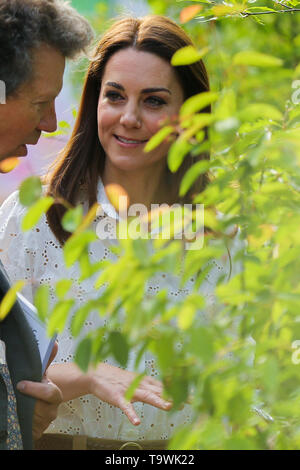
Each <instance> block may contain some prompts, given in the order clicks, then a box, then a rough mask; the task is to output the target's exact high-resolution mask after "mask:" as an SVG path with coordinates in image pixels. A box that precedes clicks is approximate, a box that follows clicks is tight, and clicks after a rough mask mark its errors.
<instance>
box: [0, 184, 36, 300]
mask: <svg viewBox="0 0 300 470" xmlns="http://www.w3.org/2000/svg"><path fill="white" fill-rule="evenodd" d="M25 213H26V208H25V207H23V206H22V205H21V204H20V202H19V192H18V191H16V192H14V193H13V194H12V195H11V196H9V198H8V199H6V201H5V202H4V203H3V205H2V206H1V208H0V259H1V261H2V262H3V265H4V267H5V270H6V272H7V274H8V276H9V278H10V280H11V283H15V282H16V281H17V280H25V281H27V282H26V286H25V287H24V289H23V291H22V293H23V294H24V295H25V296H26V297H27V299H28V300H29V301H31V302H32V275H33V267H34V250H32V246H31V245H32V243H33V240H34V238H33V237H32V233H31V232H23V231H22V229H21V224H22V219H23V217H24V215H25Z"/></svg>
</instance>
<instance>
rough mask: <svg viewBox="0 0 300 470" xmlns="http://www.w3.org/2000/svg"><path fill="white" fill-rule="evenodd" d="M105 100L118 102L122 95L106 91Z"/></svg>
mask: <svg viewBox="0 0 300 470" xmlns="http://www.w3.org/2000/svg"><path fill="white" fill-rule="evenodd" d="M105 98H108V99H109V100H110V101H119V100H121V99H122V95H120V93H117V92H116V91H107V92H106V93H105Z"/></svg>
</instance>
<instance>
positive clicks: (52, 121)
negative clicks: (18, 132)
mask: <svg viewBox="0 0 300 470" xmlns="http://www.w3.org/2000/svg"><path fill="white" fill-rule="evenodd" d="M37 128H38V129H39V130H40V131H44V132H55V131H56V129H57V118H56V111H55V103H52V104H51V106H49V108H47V110H46V112H45V114H44V115H43V117H42V119H41V120H40V122H39V125H38V127H37Z"/></svg>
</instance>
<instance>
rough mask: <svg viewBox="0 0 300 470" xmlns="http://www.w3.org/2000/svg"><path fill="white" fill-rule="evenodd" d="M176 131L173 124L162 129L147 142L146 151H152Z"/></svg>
mask: <svg viewBox="0 0 300 470" xmlns="http://www.w3.org/2000/svg"><path fill="white" fill-rule="evenodd" d="M172 132H174V127H173V126H166V127H163V128H162V129H160V130H159V131H158V132H157V133H156V134H155V135H154V136H153V137H152V138H151V139H150V140H149V141H148V142H147V144H146V146H145V148H144V151H145V152H151V151H152V150H154V149H155V148H156V147H158V146H159V145H160V144H161V143H162V142H163V141H164V140H165V139H166V138H167V137H169V135H170V134H172Z"/></svg>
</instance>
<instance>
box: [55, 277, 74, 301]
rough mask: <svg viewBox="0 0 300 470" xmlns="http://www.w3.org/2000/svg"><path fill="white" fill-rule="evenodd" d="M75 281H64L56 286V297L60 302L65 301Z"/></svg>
mask: <svg viewBox="0 0 300 470" xmlns="http://www.w3.org/2000/svg"><path fill="white" fill-rule="evenodd" d="M72 284H73V281H72V280H71V279H62V280H61V281H58V282H57V283H56V286H55V290H56V295H57V297H58V298H59V300H63V299H64V297H65V296H66V294H67V293H68V291H69V290H70V289H71V287H72Z"/></svg>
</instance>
